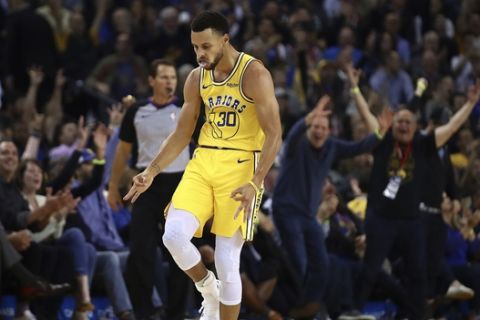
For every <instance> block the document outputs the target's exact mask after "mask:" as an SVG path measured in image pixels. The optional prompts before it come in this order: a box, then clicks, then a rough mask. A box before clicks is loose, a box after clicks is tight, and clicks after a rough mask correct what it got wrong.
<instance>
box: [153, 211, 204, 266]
mask: <svg viewBox="0 0 480 320" xmlns="http://www.w3.org/2000/svg"><path fill="white" fill-rule="evenodd" d="M166 220H167V221H166V222H165V232H164V234H163V238H162V239H163V244H164V245H165V247H166V248H167V249H168V251H169V252H170V254H171V255H172V257H173V259H174V260H175V262H176V263H177V265H178V266H179V268H180V269H182V270H188V269H191V268H192V267H194V266H195V265H196V264H198V263H199V262H200V260H201V256H200V253H199V252H198V250H197V248H196V247H195V246H194V245H193V244H192V242H191V239H192V238H193V235H194V234H195V231H196V230H197V228H198V227H199V225H200V223H199V222H198V220H197V218H195V216H194V215H193V214H191V213H190V212H188V211H185V210H177V209H175V208H173V205H170V208H169V210H168V215H167V219H166Z"/></svg>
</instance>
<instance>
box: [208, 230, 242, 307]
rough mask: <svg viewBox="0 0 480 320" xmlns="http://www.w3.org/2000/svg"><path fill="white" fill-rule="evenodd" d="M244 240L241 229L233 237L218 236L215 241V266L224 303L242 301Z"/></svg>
mask: <svg viewBox="0 0 480 320" xmlns="http://www.w3.org/2000/svg"><path fill="white" fill-rule="evenodd" d="M243 242H244V240H243V238H242V234H241V233H240V231H237V232H235V234H234V235H233V236H232V237H231V238H226V237H221V236H217V238H216V241H215V267H216V269H217V274H218V280H220V302H221V303H223V304H224V305H229V306H232V305H237V304H239V303H240V302H241V301H242V281H241V280H240V252H241V251H242V246H243Z"/></svg>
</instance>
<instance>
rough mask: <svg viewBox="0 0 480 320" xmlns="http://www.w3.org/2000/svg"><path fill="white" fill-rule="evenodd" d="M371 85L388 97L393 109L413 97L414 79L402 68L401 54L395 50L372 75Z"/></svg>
mask: <svg viewBox="0 0 480 320" xmlns="http://www.w3.org/2000/svg"><path fill="white" fill-rule="evenodd" d="M370 86H371V87H372V89H373V90H375V91H376V92H377V93H379V94H380V95H382V96H384V97H386V98H387V100H388V102H389V104H390V108H391V109H393V110H397V108H398V106H399V105H400V104H405V103H407V102H408V101H410V100H411V99H412V97H413V84H412V79H411V78H410V76H409V75H408V73H407V72H406V71H405V70H403V69H402V68H401V61H400V56H399V54H398V53H396V52H395V51H392V52H390V54H389V55H388V57H387V60H385V61H384V62H383V65H382V67H380V68H379V69H377V71H375V73H374V74H373V75H372V77H371V78H370Z"/></svg>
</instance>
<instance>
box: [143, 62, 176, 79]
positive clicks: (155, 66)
mask: <svg viewBox="0 0 480 320" xmlns="http://www.w3.org/2000/svg"><path fill="white" fill-rule="evenodd" d="M161 65H163V66H170V67H174V68H175V64H174V63H173V62H172V61H170V60H167V59H155V60H153V61H152V62H151V63H150V70H149V71H148V75H149V76H151V77H152V78H155V77H156V76H157V69H158V66H161Z"/></svg>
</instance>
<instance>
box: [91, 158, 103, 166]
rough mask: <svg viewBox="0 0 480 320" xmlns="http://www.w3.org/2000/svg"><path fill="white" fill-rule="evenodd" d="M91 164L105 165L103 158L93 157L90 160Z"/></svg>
mask: <svg viewBox="0 0 480 320" xmlns="http://www.w3.org/2000/svg"><path fill="white" fill-rule="evenodd" d="M92 164H94V165H96V166H103V165H105V159H97V158H95V159H93V160H92Z"/></svg>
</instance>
